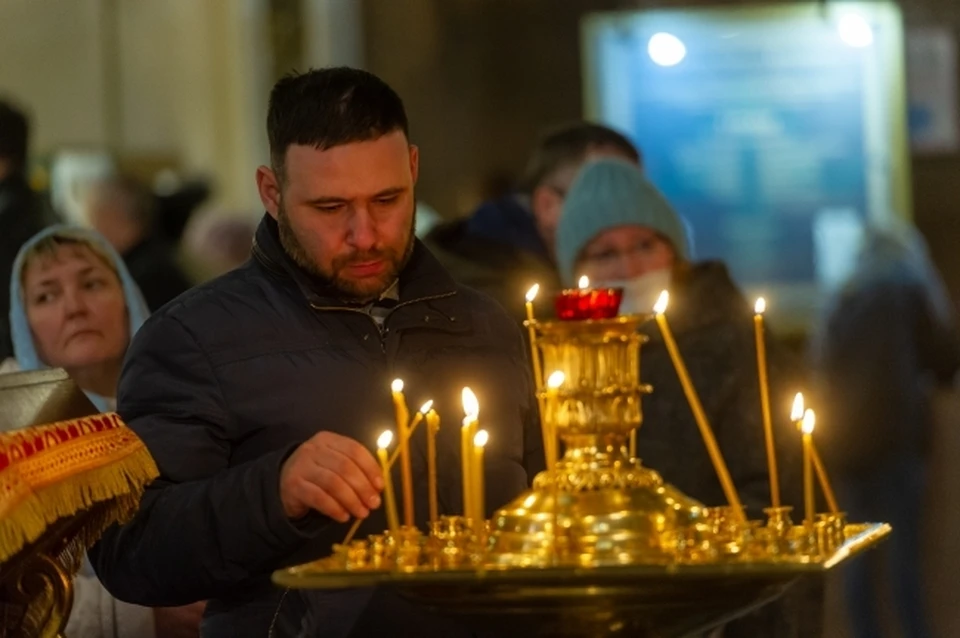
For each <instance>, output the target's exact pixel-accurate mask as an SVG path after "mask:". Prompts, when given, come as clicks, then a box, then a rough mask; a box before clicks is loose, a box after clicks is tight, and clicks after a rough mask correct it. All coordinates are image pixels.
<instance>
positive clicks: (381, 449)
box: [377, 430, 400, 534]
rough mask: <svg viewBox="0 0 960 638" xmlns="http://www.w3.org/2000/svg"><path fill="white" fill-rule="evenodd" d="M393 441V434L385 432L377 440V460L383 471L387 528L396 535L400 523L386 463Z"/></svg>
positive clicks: (391, 478) (388, 467)
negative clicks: (388, 450)
mask: <svg viewBox="0 0 960 638" xmlns="http://www.w3.org/2000/svg"><path fill="white" fill-rule="evenodd" d="M391 441H393V432H391V431H390V430H385V431H384V433H383V434H381V435H380V438H379V439H377V458H378V459H380V467H381V468H382V469H383V494H384V496H385V497H386V501H387V527H388V528H389V529H390V533H391V534H396V533H397V532H398V531H399V529H400V523H399V522H398V521H397V501H396V498H395V496H394V494H393V477H391V476H390V464H389V463H388V462H387V448H388V447H390V443H391Z"/></svg>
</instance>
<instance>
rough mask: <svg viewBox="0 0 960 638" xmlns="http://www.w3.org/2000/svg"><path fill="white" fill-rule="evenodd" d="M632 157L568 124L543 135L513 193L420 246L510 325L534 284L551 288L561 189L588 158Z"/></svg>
mask: <svg viewBox="0 0 960 638" xmlns="http://www.w3.org/2000/svg"><path fill="white" fill-rule="evenodd" d="M600 157H620V158H623V159H626V160H628V161H630V162H633V163H635V164H640V153H639V152H638V151H637V149H636V148H635V147H634V146H633V144H631V143H630V141H629V140H628V139H627V138H626V137H624V136H623V135H621V134H620V133H618V132H617V131H614V130H613V129H610V128H607V127H605V126H600V125H599V124H592V123H589V122H576V123H574V124H568V125H565V126H563V127H560V128H557V129H554V130H552V131H549V132H547V133H546V134H545V135H544V136H543V137H542V138H541V140H540V142H539V143H538V144H537V147H536V148H535V149H534V151H533V154H532V156H531V157H530V160H529V162H528V165H527V170H526V174H525V177H524V179H523V182H522V184H521V185H520V189H519V190H518V191H517V192H515V193H513V194H510V195H507V196H505V197H501V198H500V199H496V200H492V201H488V202H485V203H483V204H481V205H480V207H479V208H478V209H477V210H476V211H474V213H473V214H472V215H470V216H469V217H467V218H465V219H461V220H457V221H453V222H448V223H446V224H442V225H440V226H438V227H437V228H435V229H433V231H432V232H430V234H429V235H428V236H427V239H426V244H427V246H429V247H430V249H431V250H432V251H433V253H434V255H436V256H437V258H438V259H440V261H441V262H442V263H443V265H444V266H446V268H447V270H449V271H450V274H452V275H453V277H454V279H456V280H457V281H458V282H460V283H462V284H465V285H468V286H471V287H472V288H476V289H478V290H481V291H483V292H485V293H487V294H488V295H490V296H491V297H493V298H494V299H496V300H497V301H499V302H500V303H501V305H503V306H504V307H505V308H506V309H507V310H508V311H510V313H511V314H512V315H513V316H514V317H516V318H517V319H518V320H519V319H521V318H522V317H523V301H524V297H523V294H524V292H526V290H527V289H528V288H529V287H530V286H531V285H532V284H534V283H539V284H540V285H541V286H543V287H544V288H546V289H555V288H558V287H559V281H558V278H557V273H556V266H555V265H554V257H553V245H554V236H555V234H556V228H557V222H558V220H559V219H560V210H561V209H562V208H563V200H564V197H565V196H566V193H567V190H568V189H569V188H570V185H571V184H572V183H573V180H574V178H575V177H576V175H577V172H578V171H579V170H580V167H581V165H583V163H584V162H586V161H587V160H590V159H596V158H600Z"/></svg>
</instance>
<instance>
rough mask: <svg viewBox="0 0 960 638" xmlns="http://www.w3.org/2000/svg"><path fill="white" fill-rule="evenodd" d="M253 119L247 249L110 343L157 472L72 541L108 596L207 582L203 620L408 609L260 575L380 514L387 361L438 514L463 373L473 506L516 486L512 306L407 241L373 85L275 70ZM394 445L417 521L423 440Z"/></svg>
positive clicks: (518, 379)
mask: <svg viewBox="0 0 960 638" xmlns="http://www.w3.org/2000/svg"><path fill="white" fill-rule="evenodd" d="M267 129H268V134H269V138H270V148H271V160H272V168H267V167H261V168H260V169H259V170H258V172H257V183H258V187H259V191H260V195H261V199H262V201H263V203H264V206H265V207H266V209H267V213H268V214H267V215H266V216H265V217H264V219H263V221H262V223H261V225H260V228H259V229H258V231H257V236H256V242H255V245H254V249H253V259H251V260H250V261H249V262H248V263H247V264H246V265H244V266H243V267H241V268H239V269H237V270H234V271H232V272H230V273H228V274H226V275H224V276H223V277H221V278H219V279H216V280H214V281H212V282H210V283H208V284H206V285H203V286H200V287H198V288H196V289H194V290H191V291H189V292H188V293H186V294H184V295H182V296H181V297H180V298H179V299H178V300H177V301H175V302H174V303H172V304H170V305H168V306H166V307H165V308H164V309H163V310H161V311H160V312H159V313H157V314H155V315H153V316H152V317H151V319H150V320H149V321H148V322H147V323H146V324H145V325H144V326H143V328H142V329H141V330H140V332H139V333H138V335H137V338H136V339H135V340H134V342H133V344H132V346H131V348H130V351H129V355H128V360H127V363H126V366H125V369H124V371H123V375H122V378H121V381H120V391H119V412H120V414H121V416H122V417H123V418H124V420H125V421H126V422H127V423H128V424H129V425H130V426H131V427H132V428H133V430H134V431H135V432H136V433H137V434H138V435H139V436H140V437H141V438H142V439H143V440H144V442H145V443H146V445H147V446H148V448H149V449H150V452H151V453H152V454H153V456H154V458H155V459H156V461H157V464H158V466H159V468H160V471H161V476H160V478H159V479H158V481H157V482H156V483H155V484H154V485H152V486H151V487H150V489H149V490H148V491H147V493H146V495H145V496H144V499H143V501H142V504H141V506H140V511H139V512H138V514H137V515H136V517H135V518H134V519H133V521H131V522H130V523H129V524H127V525H126V526H124V527H120V528H114V529H112V530H110V531H109V532H108V533H107V534H106V535H105V536H104V538H103V540H102V541H101V542H100V544H99V545H98V546H97V547H96V548H95V549H94V550H93V551H92V553H91V556H92V561H93V563H94V565H95V567H96V569H97V573H98V574H99V576H100V577H101V579H102V580H103V582H104V584H105V585H106V586H107V588H108V589H110V590H111V591H112V592H113V593H114V594H115V595H116V596H117V597H119V598H122V599H125V600H129V601H131V602H138V603H141V604H146V605H178V604H183V603H188V602H191V601H196V600H204V599H207V600H209V603H208V606H207V611H206V615H205V619H204V624H203V628H202V630H203V635H204V636H215V637H217V636H230V637H231V638H232V637H241V638H242V637H244V636H258V637H262V636H266V635H268V631H272V633H271V634H270V635H273V636H287V635H296V634H297V633H298V632H300V631H301V627H303V626H310V627H312V626H317V627H322V629H323V635H325V636H341V635H350V634H351V632H352V633H353V635H389V634H390V633H391V631H392V629H393V630H395V627H396V625H395V623H397V622H405V621H404V619H403V617H402V614H416V611H415V610H412V609H407V608H406V607H404V605H402V604H401V603H400V602H399V601H398V600H387V601H381V600H378V598H377V597H376V596H374V597H372V598H371V596H370V594H369V592H363V591H355V592H346V593H343V592H341V593H335V594H333V593H332V594H320V593H316V594H303V593H300V592H289V593H287V594H286V595H284V594H283V593H282V592H281V591H279V590H278V589H276V588H274V587H273V586H272V585H271V583H270V574H271V572H272V571H273V570H276V569H278V568H280V567H283V566H287V565H293V564H297V563H301V562H305V561H308V560H312V559H316V558H319V557H322V556H324V555H327V554H329V553H330V551H331V546H332V544H334V543H337V542H340V541H341V540H342V539H343V537H344V534H345V533H346V530H347V527H348V526H349V520H350V517H356V518H363V519H366V521H365V523H364V525H362V526H361V529H360V532H359V535H360V536H361V537H362V536H363V535H364V534H365V533H373V532H379V531H382V530H383V529H385V528H386V520H385V517H384V516H383V513H382V508H380V497H379V492H380V489H381V488H382V481H381V478H380V474H379V470H378V466H377V464H376V461H375V460H374V459H373V457H372V455H371V454H370V452H369V451H368V448H370V447H372V446H373V445H374V442H375V440H376V438H377V435H378V434H379V433H380V431H382V430H383V429H384V428H385V427H390V425H389V424H391V423H393V411H392V401H391V395H390V382H391V380H392V379H394V378H402V379H403V380H404V381H405V384H406V386H405V387H406V394H407V398H408V399H409V402H410V405H411V406H412V407H414V409H415V407H416V406H419V405H421V404H422V403H424V402H425V401H426V400H427V399H433V400H435V408H436V409H437V410H438V411H439V413H440V415H441V419H442V423H443V424H444V425H442V426H441V429H440V434H439V437H438V443H437V444H438V449H439V456H440V459H439V462H438V466H439V471H440V477H439V486H440V493H439V503H440V507H441V510H442V511H443V512H444V513H447V514H452V513H459V512H461V511H462V503H461V496H460V494H461V488H460V478H459V467H460V459H459V458H458V456H459V427H456V425H457V424H459V423H460V421H461V419H462V414H463V412H462V410H461V405H460V391H461V389H462V388H463V387H464V386H470V387H471V388H473V389H474V390H475V391H476V392H477V394H478V397H479V400H480V405H481V419H482V422H483V425H484V427H485V428H487V429H488V430H489V431H490V444H489V445H488V455H487V457H486V462H485V467H486V474H487V494H486V496H487V499H486V509H487V512H488V513H490V512H492V510H493V509H494V508H496V507H499V506H501V505H503V504H505V503H506V502H508V501H509V500H510V499H512V498H513V497H515V496H516V495H517V494H519V493H520V492H521V491H522V490H524V489H525V488H526V487H527V486H528V484H529V481H530V480H531V479H532V476H533V473H534V472H535V471H536V470H537V469H540V468H541V467H542V463H543V459H542V450H541V447H540V445H539V441H540V438H539V433H538V431H537V429H536V427H535V424H536V423H537V415H536V407H535V402H534V399H533V391H532V387H531V379H530V375H529V373H528V369H527V362H526V357H525V350H524V348H523V345H522V338H521V335H520V332H519V330H518V328H517V326H516V324H515V323H514V322H513V321H511V319H510V318H509V317H508V316H507V315H506V314H505V313H504V312H503V311H502V310H501V309H500V308H499V307H498V306H497V305H496V304H495V303H494V302H492V301H490V300H488V299H487V298H486V297H484V296H482V295H481V294H478V293H477V292H475V291H472V290H470V289H468V288H465V287H462V286H459V285H457V284H456V283H454V281H453V280H452V279H451V278H450V276H449V275H448V274H447V273H446V272H445V271H444V270H443V269H442V268H441V267H440V265H439V264H438V263H437V261H436V260H435V259H434V258H433V256H432V255H431V254H430V253H429V252H428V251H427V250H426V249H425V248H424V247H423V246H422V245H421V244H420V243H419V242H417V241H416V240H415V238H414V236H413V227H414V206H415V202H414V185H415V183H416V178H417V171H418V151H417V148H416V147H415V146H411V145H410V143H409V142H408V141H407V140H408V138H407V119H406V115H405V113H404V108H403V104H402V102H401V100H400V98H399V97H398V96H397V95H396V93H394V92H393V90H392V89H390V88H389V87H388V86H387V85H386V84H384V83H383V82H382V81H381V80H379V79H378V78H376V77H375V76H372V75H370V74H368V73H366V72H363V71H357V70H353V69H345V68H336V69H325V70H320V71H312V72H310V73H307V74H305V75H299V76H291V77H287V78H284V79H282V80H281V81H280V82H278V83H277V85H276V86H275V87H274V89H273V92H272V94H271V98H270V106H269V113H268V117H267ZM412 446H413V448H414V449H413V453H412V454H411V456H412V458H413V473H414V482H415V484H416V486H417V489H416V499H415V501H416V510H417V518H418V522H419V524H420V526H421V528H422V527H423V526H424V523H425V519H426V505H427V495H426V489H425V483H426V481H425V476H426V460H425V454H424V453H423V448H424V447H425V443H424V441H423V440H422V439H421V438H420V437H414V440H413V442H412ZM381 603H382V604H383V606H382V607H381V606H380V604H381ZM383 609H389V610H390V613H389V614H386V613H382V612H383ZM358 617H362V618H361V620H360V623H362V624H360V625H358V624H356V622H355V621H357V618H358ZM410 622H411V623H413V622H415V623H416V627H417V633H418V635H438V636H457V635H459V634H458V633H457V632H458V628H456V627H451V626H445V625H443V624H441V623H442V622H445V621H441V620H440V619H437V618H427V619H425V618H419V619H417V620H415V621H410ZM387 623H389V624H387ZM390 628H392V629H390ZM309 635H313V634H309Z"/></svg>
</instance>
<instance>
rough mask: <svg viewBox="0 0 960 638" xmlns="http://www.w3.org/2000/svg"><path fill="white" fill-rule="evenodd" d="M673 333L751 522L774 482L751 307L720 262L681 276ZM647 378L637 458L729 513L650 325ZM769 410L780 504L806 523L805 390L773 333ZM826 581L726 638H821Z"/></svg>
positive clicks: (804, 585)
mask: <svg viewBox="0 0 960 638" xmlns="http://www.w3.org/2000/svg"><path fill="white" fill-rule="evenodd" d="M666 314H667V318H668V320H669V324H670V328H671V331H672V332H673V335H674V338H675V340H676V342H677V347H678V349H679V350H680V354H681V356H682V357H683V360H684V363H685V364H686V367H687V369H688V371H689V373H690V378H691V380H692V382H693V385H694V387H695V388H696V391H697V394H698V396H699V398H700V401H701V403H702V404H703V408H704V412H705V413H706V415H707V418H708V420H709V422H710V426H711V428H712V429H713V432H714V435H715V436H716V439H717V443H718V445H719V447H720V450H721V452H722V454H723V457H724V460H725V462H726V464H727V467H728V468H729V470H730V475H731V477H732V479H733V483H734V486H735V487H736V489H737V492H738V494H739V496H740V500H741V501H742V502H743V504H744V505H745V506H746V507H747V514H748V516H749V517H750V518H752V519H760V520H763V519H764V518H765V514H764V513H763V508H765V507H769V506H770V482H769V472H768V469H767V456H766V447H765V439H764V432H763V421H762V415H761V409H760V393H759V380H758V379H759V378H758V370H757V354H756V353H757V351H756V342H755V337H754V328H753V309H752V308H751V307H750V305H749V304H748V303H747V302H746V301H745V300H744V298H743V296H742V295H741V294H740V291H739V290H737V288H736V286H735V284H734V283H733V281H731V279H730V276H729V274H728V273H727V269H726V267H724V266H723V265H722V264H720V263H711V262H706V263H701V264H697V265H695V266H692V267H691V268H690V269H689V270H688V271H683V272H681V273H679V274H678V275H677V276H676V277H675V280H674V284H673V286H672V287H671V291H670V305H669V307H668V309H667V313H666ZM643 330H644V332H645V333H646V334H647V335H648V336H649V337H650V341H649V342H648V343H647V344H645V345H644V346H643V348H642V356H641V364H640V376H641V379H642V380H643V381H644V382H645V383H649V384H651V385H653V393H652V394H651V395H649V396H645V397H644V399H643V425H642V427H641V428H640V431H639V433H638V436H637V455H638V456H639V457H640V458H641V459H642V461H643V464H644V465H646V466H647V467H650V468H653V469H655V470H657V471H658V472H660V474H661V475H662V476H663V478H664V480H665V481H667V482H669V483H672V484H673V485H675V486H676V487H678V488H679V489H680V490H681V491H682V492H684V493H685V494H687V495H688V496H692V497H693V498H696V499H698V500H699V501H701V502H703V503H704V504H705V505H726V504H727V502H726V498H725V496H724V493H723V490H722V489H721V487H720V481H719V480H718V479H717V473H716V471H715V470H714V467H713V464H712V463H711V461H710V457H709V455H708V454H707V450H706V447H705V445H704V443H703V438H702V437H701V435H700V431H699V429H698V428H697V424H696V421H695V420H694V418H693V412H692V411H691V409H690V404H689V403H688V401H687V399H686V396H685V395H684V393H683V389H682V387H681V385H680V381H679V379H678V377H677V373H676V369H675V368H674V365H673V362H672V361H671V359H670V355H669V353H668V352H667V349H666V346H665V345H664V343H663V338H662V336H661V334H660V331H659V329H658V328H657V325H656V323H655V322H653V321H651V322H650V323H648V324H646V325H645V326H644V329H643ZM766 337H767V338H766V339H765V343H766V348H767V363H768V371H769V377H770V402H771V413H772V420H773V429H774V441H775V443H776V446H777V461H778V468H777V469H778V475H779V478H780V492H781V500H782V502H783V504H784V505H791V506H793V507H794V511H793V520H794V522H799V521H800V520H802V517H803V502H802V485H801V480H802V478H801V472H800V469H801V462H800V461H801V445H800V441H801V439H800V435H799V434H798V433H797V429H796V427H795V425H794V424H793V423H792V422H791V421H790V409H791V407H792V401H793V397H794V395H795V394H796V392H797V391H799V390H803V389H805V388H804V386H803V385H802V381H803V379H802V376H803V375H802V373H801V370H800V367H799V365H798V364H797V362H796V361H794V359H793V357H792V356H791V355H790V354H789V353H788V352H786V350H785V349H784V348H783V347H782V346H781V345H779V344H778V343H777V341H776V340H775V339H773V338H771V330H770V327H769V326H767V330H766ZM822 615H823V589H822V581H820V580H819V579H809V580H808V581H802V582H800V583H798V584H796V585H795V586H794V587H793V588H792V589H791V590H790V591H789V592H788V593H787V594H786V595H785V596H784V597H782V598H781V599H780V600H778V601H777V602H774V603H771V604H769V605H767V606H765V607H763V608H761V609H760V610H758V611H757V612H754V613H752V614H750V615H749V616H746V617H744V618H741V619H738V620H735V621H733V622H731V623H729V624H728V625H727V626H726V627H725V628H724V636H725V637H726V638H739V637H741V636H742V637H744V638H747V637H749V638H797V637H800V636H804V637H806V636H810V637H812V636H817V637H819V636H820V635H822Z"/></svg>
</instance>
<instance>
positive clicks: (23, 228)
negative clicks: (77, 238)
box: [0, 101, 47, 361]
mask: <svg viewBox="0 0 960 638" xmlns="http://www.w3.org/2000/svg"><path fill="white" fill-rule="evenodd" d="M29 133H30V127H29V123H28V121H27V117H26V115H24V114H23V113H22V112H20V111H19V110H18V109H17V108H16V107H14V106H13V105H11V104H8V103H7V102H3V101H0V361H2V360H4V359H6V358H7V357H10V356H13V344H12V343H11V342H10V316H9V315H10V273H11V272H12V271H13V261H14V259H15V258H16V256H17V251H19V250H20V246H22V245H23V244H24V243H26V241H27V240H28V239H30V238H31V237H33V236H34V235H36V234H37V233H38V232H40V231H41V230H42V229H43V227H44V226H46V222H47V220H45V219H44V216H43V214H42V208H41V206H40V203H39V201H38V199H37V197H36V195H34V193H33V191H31V190H30V186H29V185H28V184H27V180H26V177H25V176H24V172H25V169H26V163H27V147H28V142H29Z"/></svg>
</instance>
